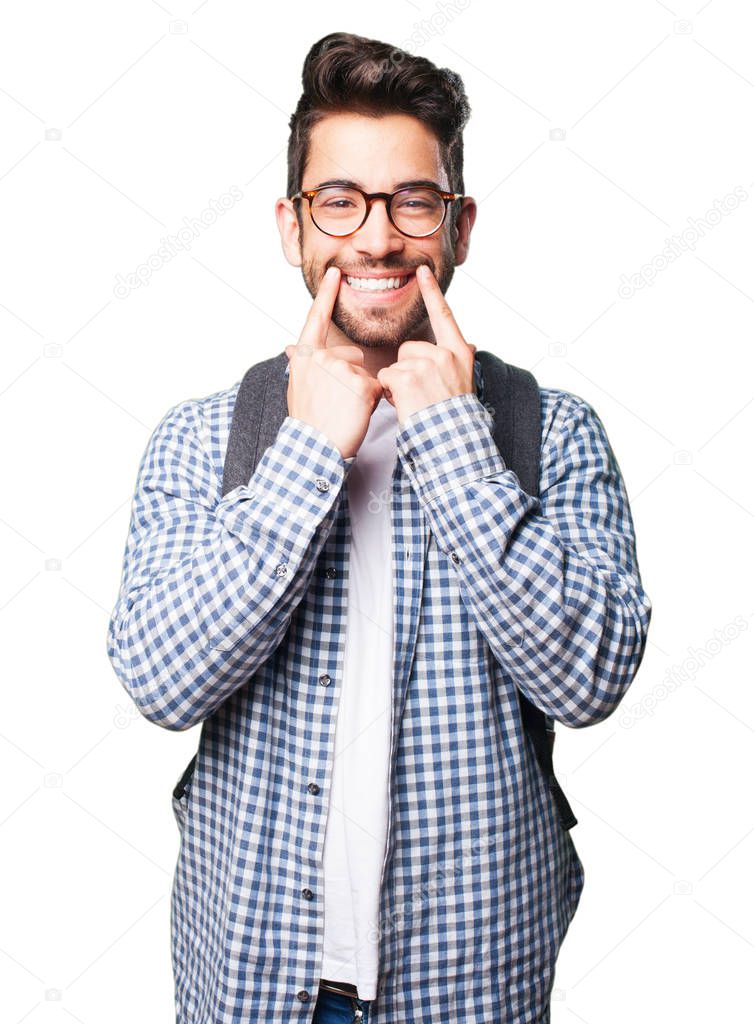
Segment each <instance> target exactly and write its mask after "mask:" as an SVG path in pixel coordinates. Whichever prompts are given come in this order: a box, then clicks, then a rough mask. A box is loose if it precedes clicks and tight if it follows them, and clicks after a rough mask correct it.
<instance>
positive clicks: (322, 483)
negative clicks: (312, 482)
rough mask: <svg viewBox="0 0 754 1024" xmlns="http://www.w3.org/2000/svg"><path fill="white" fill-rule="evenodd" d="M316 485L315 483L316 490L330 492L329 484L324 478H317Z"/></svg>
mask: <svg viewBox="0 0 754 1024" xmlns="http://www.w3.org/2000/svg"><path fill="white" fill-rule="evenodd" d="M316 483H317V490H318V491H329V490H330V484H329V482H328V481H327V480H325V478H324V477H323V476H318V477H317V481H316Z"/></svg>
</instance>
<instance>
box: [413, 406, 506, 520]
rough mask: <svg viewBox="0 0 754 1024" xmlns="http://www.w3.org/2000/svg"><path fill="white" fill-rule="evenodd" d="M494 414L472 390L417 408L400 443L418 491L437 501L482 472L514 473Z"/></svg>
mask: <svg viewBox="0 0 754 1024" xmlns="http://www.w3.org/2000/svg"><path fill="white" fill-rule="evenodd" d="M492 424H493V415H492V413H491V412H490V411H489V410H488V409H487V408H486V407H485V406H484V405H483V404H482V403H481V401H480V400H479V398H478V397H477V395H476V394H473V393H471V392H468V393H464V394H462V395H452V396H451V397H450V398H446V399H443V400H442V401H440V402H434V403H433V404H432V405H428V406H426V407H425V408H424V409H419V410H417V411H416V412H414V413H412V414H411V415H410V416H409V417H408V419H406V420H405V422H404V424H403V427H402V428H401V429H400V430H399V431H398V433H397V435H396V446H397V448H398V453H399V456H400V458H401V459H402V461H403V464H404V467H405V469H406V472H407V474H408V476H409V479H410V480H411V481H412V483H413V485H414V486H415V488H416V489H417V492H418V493H419V494H420V495H421V496H423V497H425V498H426V499H427V500H431V499H433V498H435V497H437V496H439V494H441V493H442V492H444V491H447V490H452V489H454V488H456V487H461V486H463V485H464V484H466V483H469V482H471V481H474V480H479V479H480V478H481V477H485V476H491V475H499V474H501V473H504V472H506V471H507V472H510V474H511V476H512V477H513V476H515V474H513V471H512V470H508V469H507V466H506V464H505V462H504V460H503V457H502V455H501V454H500V451H499V449H498V447H497V445H496V444H495V439H494V437H493V435H492Z"/></svg>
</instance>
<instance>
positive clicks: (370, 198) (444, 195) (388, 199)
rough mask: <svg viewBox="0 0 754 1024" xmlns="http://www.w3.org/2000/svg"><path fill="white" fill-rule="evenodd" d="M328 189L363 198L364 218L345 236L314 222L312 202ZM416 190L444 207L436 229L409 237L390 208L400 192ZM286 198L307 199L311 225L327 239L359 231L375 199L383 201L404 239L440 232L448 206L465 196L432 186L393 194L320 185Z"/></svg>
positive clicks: (392, 221) (397, 191)
mask: <svg viewBox="0 0 754 1024" xmlns="http://www.w3.org/2000/svg"><path fill="white" fill-rule="evenodd" d="M330 188H340V189H348V190H349V191H350V192H358V193H360V194H361V195H362V196H363V197H364V201H365V202H366V210H365V211H364V217H363V220H362V221H361V224H359V226H358V227H356V228H354V229H353V231H349V232H348V233H347V234H345V235H334V234H333V233H332V231H325V229H324V228H321V227H320V226H319V224H318V223H317V222H316V220H315V219H314V214H313V213H312V202H313V201H314V199H315V198H316V196H317V195H318V194H319V193H320V192H324V191H325V190H326V189H330ZM418 189H423V190H424V191H425V192H434V193H435V194H436V195H438V196H439V197H440V198H441V199H442V200H443V203H444V207H443V212H442V220H441V221H440V223H439V224H438V225H437V227H436V228H432V230H431V231H428V232H427V233H426V234H424V235H410V234H409V233H408V232H407V231H403V230H402V229H401V228H399V227H398V225H397V224H396V223H395V221H394V220H393V213H392V209H391V207H392V203H393V199H394V198H395V196H397V195H400V193H401V192H414V191H416V190H418ZM288 198H289V199H290V200H291V202H293V201H295V200H296V199H307V200H308V201H309V216H310V217H311V220H312V224H313V225H314V226H315V228H316V229H317V230H318V231H321V232H322V234H323V235H327V236H328V238H350V237H351V235H355V234H356V232H357V231H360V230H361V229H362V228H363V227H364V225H365V224H366V221H367V217H368V216H369V214H370V213H371V212H372V203H373V202H374V200H375V199H384V200H385V212H386V213H387V215H388V219H389V221H390V223H391V224H392V225H393V227H394V228H395V230H396V231H399V232H400V233H401V234H402V235H403V236H404V237H405V238H430V237H431V236H432V235H434V234H435V232H436V231H439V230H440V228H441V227H442V226H443V224H444V223H445V221H446V220H447V217H448V207H449V204H450V203H452V202H455V200H456V199H464V198H465V195H464V193H463V192H445V191H443V189H440V188H435V187H434V186H433V185H408V186H406V188H399V189H396V190H395V192H365V191H364V190H363V189H362V188H358V187H357V186H356V185H322V186H321V187H320V188H307V189H301V190H300V191H298V192H296V193H295V194H294V195H292V196H289V197H288Z"/></svg>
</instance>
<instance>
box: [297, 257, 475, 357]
mask: <svg viewBox="0 0 754 1024" xmlns="http://www.w3.org/2000/svg"><path fill="white" fill-rule="evenodd" d="M422 263H426V264H427V265H428V266H429V268H430V270H432V272H433V273H434V274H435V277H436V278H437V282H438V284H439V286H440V289H441V291H442V293H443V295H444V294H445V292H446V291H447V290H448V287H449V285H450V282H451V281H452V280H453V273H454V271H455V265H454V261H453V252H452V249H451V246H450V243H449V240H448V239H447V237H446V238H445V240H444V241H443V254H442V260H441V262H440V267H439V272H438V268H437V266H436V264H435V262H434V260H432V259H431V258H429V257H427V258H426V259H422V260H420V261H418V262H414V263H405V262H402V261H401V260H400V258H399V257H397V258H396V257H393V258H391V257H387V258H386V259H384V260H380V261H379V263H372V265H370V266H365V265H363V264H362V265H360V266H358V267H353V266H349V267H348V269H349V270H357V271H358V272H359V273H362V274H368V273H369V271H370V270H394V271H395V276H396V277H400V276H401V273H402V272H405V271H410V270H414V269H415V268H416V267H417V266H420V265H421V264H422ZM331 266H338V263H337V262H336V261H335V260H328V261H327V262H326V263H320V262H318V261H317V260H315V259H309V260H307V259H303V260H302V263H301V273H302V275H303V278H304V282H305V284H306V287H307V289H308V291H309V294H310V295H311V296H312V298H314V297H315V295H316V294H317V289H318V288H319V285H320V282H321V280H322V278H323V277H324V275H325V272H326V271H327V270H328V268H329V267H331ZM342 281H343V284H342V285H341V288H340V290H339V291H338V297H337V298H336V300H335V305H334V306H333V311H332V315H331V317H330V319H331V320H332V322H333V323H334V324H335V326H336V327H337V328H338V329H339V330H340V331H342V332H343V334H345V335H346V337H347V338H349V339H350V341H352V342H353V343H354V344H355V345H361V346H362V347H363V348H384V347H387V346H391V347H393V348H398V346H399V345H400V344H401V343H402V342H404V341H408V340H409V339H411V338H412V337H413V335H414V332H415V331H416V330H417V328H420V327H423V325H424V324H426V323H427V319H428V314H427V307H426V306H425V305H424V299H423V298H422V295H421V292H420V290H419V285H418V282H416V280H414V283H413V284H412V286H411V287H412V288H414V289H415V292H416V294H415V295H414V297H413V299H412V300H411V301H410V302H409V303H408V304H406V305H405V307H404V304H403V303H402V304H401V306H402V307H403V308H401V309H391V308H388V307H387V306H382V305H378V304H377V303H375V304H374V305H373V306H365V308H363V309H349V308H348V307H347V301H348V300H347V298H346V300H345V301H344V299H343V296H344V293H345V295H346V296H347V295H348V289H349V288H350V286H349V285H348V284H346V283H345V277H344V276H343V277H342Z"/></svg>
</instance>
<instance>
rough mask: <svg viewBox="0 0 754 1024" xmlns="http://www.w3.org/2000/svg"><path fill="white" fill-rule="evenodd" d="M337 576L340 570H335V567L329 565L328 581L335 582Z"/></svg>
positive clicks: (326, 572)
mask: <svg viewBox="0 0 754 1024" xmlns="http://www.w3.org/2000/svg"><path fill="white" fill-rule="evenodd" d="M337 575H338V570H337V569H334V568H333V566H331V565H328V567H327V568H326V569H325V576H326V577H327V578H328V580H334V579H335V577H336V576H337Z"/></svg>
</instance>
